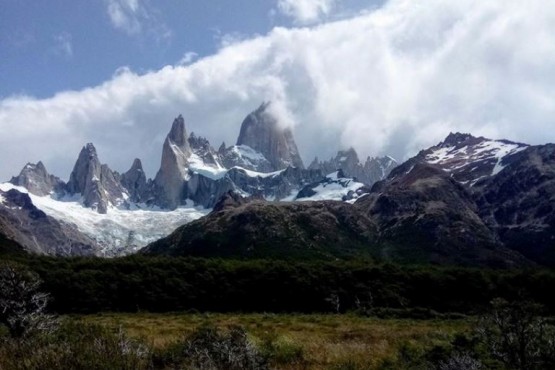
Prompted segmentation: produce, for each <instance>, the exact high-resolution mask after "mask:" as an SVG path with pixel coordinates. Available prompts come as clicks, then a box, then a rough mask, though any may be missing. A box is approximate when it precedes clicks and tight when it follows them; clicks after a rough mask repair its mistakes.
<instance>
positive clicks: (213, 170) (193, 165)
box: [187, 153, 227, 180]
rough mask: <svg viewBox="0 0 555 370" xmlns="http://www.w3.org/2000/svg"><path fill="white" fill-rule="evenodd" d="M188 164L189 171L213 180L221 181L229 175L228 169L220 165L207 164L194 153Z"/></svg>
mask: <svg viewBox="0 0 555 370" xmlns="http://www.w3.org/2000/svg"><path fill="white" fill-rule="evenodd" d="M187 162H188V163H189V170H191V171H193V172H195V173H198V174H200V175H203V176H204V177H208V178H209V179H212V180H219V179H221V178H223V177H224V176H225V174H226V173H227V169H225V168H224V167H221V166H220V165H219V164H215V165H214V164H206V163H204V161H203V160H202V158H201V157H199V156H198V155H196V154H194V153H193V154H191V156H190V157H189V158H188V159H187Z"/></svg>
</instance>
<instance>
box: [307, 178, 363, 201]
mask: <svg viewBox="0 0 555 370" xmlns="http://www.w3.org/2000/svg"><path fill="white" fill-rule="evenodd" d="M338 174H339V171H336V172H333V173H331V174H329V175H327V176H326V179H325V180H324V181H322V182H321V183H320V184H318V185H317V186H315V187H313V188H312V190H313V191H314V192H315V194H314V195H311V196H310V197H305V198H296V200H299V201H316V200H338V201H343V199H344V198H345V197H346V196H347V195H348V194H349V193H351V195H352V196H353V199H355V200H356V198H358V197H359V194H358V193H357V190H359V189H360V188H362V187H363V186H364V184H363V183H361V182H357V181H354V180H353V179H351V178H346V177H339V176H338Z"/></svg>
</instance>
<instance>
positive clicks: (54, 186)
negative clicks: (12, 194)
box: [10, 161, 65, 196]
mask: <svg viewBox="0 0 555 370" xmlns="http://www.w3.org/2000/svg"><path fill="white" fill-rule="evenodd" d="M10 182H11V183H12V184H14V185H17V186H23V187H24V188H26V189H27V190H29V192H31V193H32V194H35V195H38V196H45V195H48V194H50V193H52V192H58V191H61V190H63V188H64V186H65V183H64V182H63V181H62V180H60V179H59V178H58V177H56V176H54V175H50V174H49V173H48V171H47V170H46V167H45V166H44V164H43V163H42V162H41V161H39V162H38V163H37V164H34V163H27V164H26V165H25V167H23V169H22V170H21V172H20V173H19V175H18V176H15V177H12V179H11V180H10Z"/></svg>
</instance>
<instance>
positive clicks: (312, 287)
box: [3, 256, 555, 316]
mask: <svg viewBox="0 0 555 370" xmlns="http://www.w3.org/2000/svg"><path fill="white" fill-rule="evenodd" d="M3 258H4V259H5V258H7V257H3ZM10 258H11V259H14V260H16V261H17V262H19V263H20V264H23V265H25V266H27V267H29V268H30V269H31V270H33V271H35V272H37V273H38V274H39V275H40V277H41V279H42V280H43V290H44V291H46V292H49V293H50V294H51V296H52V299H53V301H52V303H51V306H50V307H51V309H53V310H54V311H55V312H58V313H94V312H102V311H124V312H136V311H152V312H168V311H213V312H306V313H309V312H336V311H337V312H346V311H355V310H358V311H361V312H365V313H368V314H374V315H386V316H387V315H403V314H406V313H407V312H408V313H409V314H410V315H411V316H415V315H423V316H426V315H430V314H435V312H437V313H439V314H445V313H464V314H474V313H480V312H482V311H483V310H485V309H487V307H488V306H489V304H490V302H491V301H492V300H493V299H494V298H504V299H506V300H508V301H515V300H518V301H524V300H525V301H531V302H536V303H538V304H541V305H542V306H544V307H545V308H546V310H547V311H548V313H550V314H554V313H555V295H554V294H553V291H554V290H555V272H554V271H551V270H484V269H469V268H455V267H451V268H446V267H433V266H401V265H392V264H376V263H373V262H370V261H336V262H291V261H270V260H256V261H236V260H219V259H194V258H167V257H165V258H162V257H142V256H132V257H125V258H115V259H101V258H52V257H38V256H32V257H29V256H25V257H22V256H19V257H10Z"/></svg>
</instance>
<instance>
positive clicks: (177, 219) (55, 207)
mask: <svg viewBox="0 0 555 370" xmlns="http://www.w3.org/2000/svg"><path fill="white" fill-rule="evenodd" d="M10 189H17V190H18V191H20V192H22V193H28V194H29V196H30V198H31V200H32V201H33V204H34V205H35V206H36V207H37V208H39V209H40V210H42V211H43V212H44V213H46V214H47V215H49V216H51V217H53V218H55V219H58V220H62V221H64V222H66V223H71V224H74V225H75V226H76V227H77V229H78V230H79V231H80V232H81V233H83V234H85V235H87V236H88V237H90V238H92V239H94V240H95V241H96V242H97V243H98V244H99V245H100V246H101V248H102V250H101V251H100V254H101V255H103V256H116V255H124V254H130V253H133V252H135V251H137V250H138V249H140V248H142V247H144V246H145V245H147V244H148V243H150V242H153V241H155V240H157V239H160V238H162V237H164V236H166V235H168V234H170V233H171V232H172V231H173V230H175V229H176V228H177V227H178V226H181V225H184V224H186V223H188V222H191V221H193V220H196V219H198V218H200V217H202V216H204V215H206V214H208V213H209V211H210V210H209V209H203V208H202V207H193V206H192V205H189V206H185V207H179V208H177V209H175V210H173V211H167V210H160V209H158V208H150V207H146V206H144V205H143V206H141V205H136V204H135V205H133V206H132V207H131V208H130V209H129V210H127V209H121V208H116V207H111V208H110V209H108V212H107V213H106V214H100V213H98V212H96V211H95V210H93V209H91V208H87V207H85V206H83V204H82V201H81V199H80V196H78V195H77V196H74V197H71V198H62V199H55V198H53V197H52V196H51V195H46V196H42V197H41V196H37V195H33V194H31V193H29V192H28V191H27V189H25V188H23V187H20V186H15V185H13V184H11V183H3V184H0V190H2V191H8V190H10Z"/></svg>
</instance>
